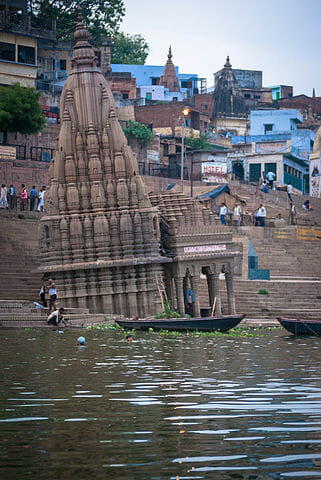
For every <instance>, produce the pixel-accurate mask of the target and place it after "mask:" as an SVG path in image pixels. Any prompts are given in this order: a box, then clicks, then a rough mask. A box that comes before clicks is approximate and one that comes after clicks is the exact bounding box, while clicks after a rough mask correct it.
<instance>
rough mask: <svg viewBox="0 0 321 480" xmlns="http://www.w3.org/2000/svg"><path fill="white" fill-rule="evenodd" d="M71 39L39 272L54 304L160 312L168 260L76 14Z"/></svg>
mask: <svg viewBox="0 0 321 480" xmlns="http://www.w3.org/2000/svg"><path fill="white" fill-rule="evenodd" d="M75 40H76V43H75V46H74V49H73V56H72V72H71V74H70V75H69V77H68V79H67V81H66V83H65V86H64V89H63V92H62V95H61V103H60V111H61V117H62V124H61V129H60V134H59V138H58V141H57V144H56V148H55V152H54V157H53V160H52V162H51V164H50V169H49V186H48V190H47V193H46V201H45V212H46V214H45V216H44V217H43V218H42V220H41V227H40V229H41V231H40V239H41V241H40V248H41V256H42V266H41V271H42V272H43V273H44V277H45V278H49V277H53V278H54V279H55V283H56V284H57V287H58V293H59V303H60V305H64V306H66V307H78V308H81V307H83V308H85V307H86V308H89V309H90V311H91V312H93V313H99V312H103V313H116V314H117V313H118V314H124V315H139V316H147V315H151V314H154V313H156V312H158V311H160V310H161V305H160V299H159V296H158V294H157V289H156V284H155V274H157V275H162V264H163V263H166V262H170V261H171V260H170V259H168V258H166V257H162V256H161V255H160V254H159V242H160V234H159V218H158V217H159V213H158V209H157V208H156V207H153V206H152V205H151V203H150V200H149V198H148V197H147V196H146V193H145V189H144V185H143V182H142V180H141V177H140V176H139V173H138V167H137V162H136V160H135V158H134V155H133V153H132V150H131V149H130V147H129V146H128V145H127V141H126V137H125V136H124V133H123V131H122V129H121V126H120V124H119V122H118V120H117V118H116V114H115V107H114V101H113V95H112V93H111V90H110V88H109V86H108V84H107V82H106V80H105V78H104V76H103V75H102V73H101V72H100V70H99V69H98V68H97V58H96V57H95V54H94V50H93V48H92V46H91V45H90V44H89V42H88V32H87V31H86V29H85V26H84V24H83V22H82V19H81V16H80V15H79V17H78V23H77V27H76V32H75Z"/></svg>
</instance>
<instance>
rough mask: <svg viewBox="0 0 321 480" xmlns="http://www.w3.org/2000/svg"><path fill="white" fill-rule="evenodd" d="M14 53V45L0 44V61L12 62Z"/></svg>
mask: <svg viewBox="0 0 321 480" xmlns="http://www.w3.org/2000/svg"><path fill="white" fill-rule="evenodd" d="M15 51H16V46H15V44H14V43H4V42H0V59H1V60H9V61H11V62H14V61H15Z"/></svg>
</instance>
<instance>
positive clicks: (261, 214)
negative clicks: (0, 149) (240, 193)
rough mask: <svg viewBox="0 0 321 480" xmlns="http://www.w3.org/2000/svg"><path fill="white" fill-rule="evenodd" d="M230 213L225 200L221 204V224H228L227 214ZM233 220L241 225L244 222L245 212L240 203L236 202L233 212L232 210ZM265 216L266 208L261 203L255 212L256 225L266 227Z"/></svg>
mask: <svg viewBox="0 0 321 480" xmlns="http://www.w3.org/2000/svg"><path fill="white" fill-rule="evenodd" d="M228 214H229V211H228V208H227V206H226V204H225V203H224V202H223V203H221V206H220V219H221V224H222V225H226V216H227V215H228ZM230 214H231V218H232V220H233V221H234V222H235V223H236V225H238V226H240V225H241V223H242V218H243V215H244V212H243V210H242V207H241V205H240V204H239V203H236V204H235V205H234V208H233V213H232V212H230ZM265 217H266V208H265V207H264V205H263V204H262V203H261V205H260V206H259V207H258V208H257V209H256V210H255V212H254V225H255V226H256V227H258V226H260V227H265Z"/></svg>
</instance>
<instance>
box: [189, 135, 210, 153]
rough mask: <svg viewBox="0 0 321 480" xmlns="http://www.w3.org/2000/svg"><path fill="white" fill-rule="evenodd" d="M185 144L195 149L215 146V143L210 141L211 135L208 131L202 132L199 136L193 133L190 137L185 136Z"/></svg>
mask: <svg viewBox="0 0 321 480" xmlns="http://www.w3.org/2000/svg"><path fill="white" fill-rule="evenodd" d="M185 144H186V145H188V146H189V147H191V148H193V149H195V150H204V149H208V148H213V145H211V144H210V143H209V137H208V135H207V134H206V133H204V132H201V134H200V136H199V137H195V136H194V135H191V136H190V137H186V138H185Z"/></svg>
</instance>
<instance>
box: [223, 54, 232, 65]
mask: <svg viewBox="0 0 321 480" xmlns="http://www.w3.org/2000/svg"><path fill="white" fill-rule="evenodd" d="M224 68H232V65H231V63H230V57H229V55H228V56H227V57H226V62H225V65H224Z"/></svg>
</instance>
